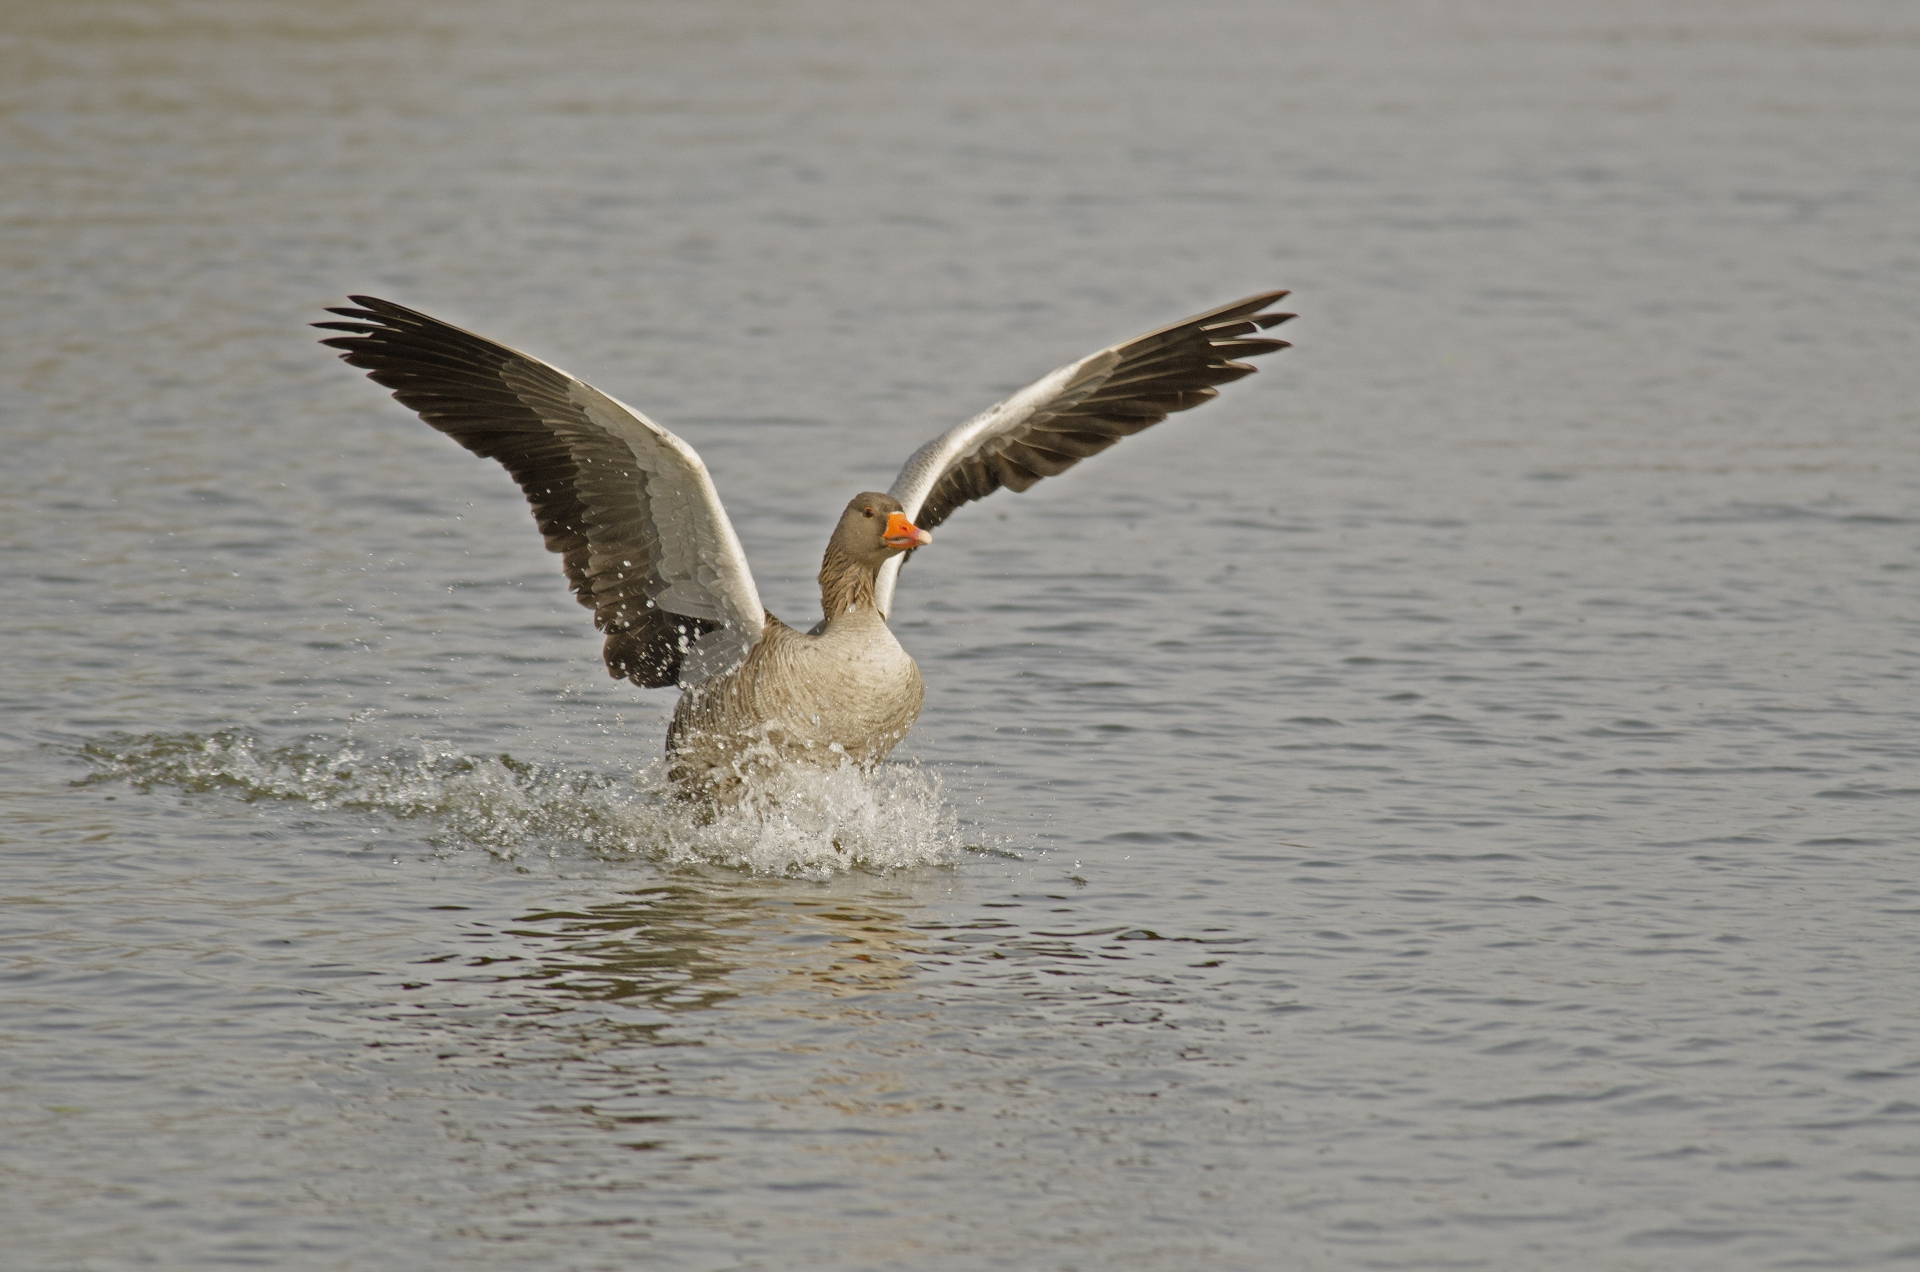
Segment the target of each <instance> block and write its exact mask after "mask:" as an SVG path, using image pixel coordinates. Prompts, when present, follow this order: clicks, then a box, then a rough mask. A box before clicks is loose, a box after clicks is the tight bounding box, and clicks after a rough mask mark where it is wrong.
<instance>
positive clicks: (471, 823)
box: [79, 729, 972, 878]
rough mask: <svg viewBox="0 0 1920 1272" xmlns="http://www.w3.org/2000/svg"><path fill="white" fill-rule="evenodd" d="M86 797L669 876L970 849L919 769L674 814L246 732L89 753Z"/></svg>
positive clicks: (626, 784) (811, 780) (788, 776)
mask: <svg viewBox="0 0 1920 1272" xmlns="http://www.w3.org/2000/svg"><path fill="white" fill-rule="evenodd" d="M79 753H80V757H81V758H82V759H84V760H85V761H86V762H87V763H88V764H89V765H91V766H92V770H93V771H92V772H91V773H89V774H88V775H87V776H86V777H84V778H82V779H80V781H81V784H95V783H102V782H114V781H124V782H127V783H130V784H131V785H133V786H134V787H136V788H138V789H140V790H142V791H146V790H151V789H153V788H155V787H171V788H173V789H176V790H180V791H183V792H187V793H217V794H221V795H226V796H229V797H232V798H235V799H239V800H243V801H246V802H249V803H253V802H258V801H262V800H286V801H296V802H300V803H304V804H306V805H308V806H309V807H312V808H316V809H331V808H343V809H355V810H360V811H365V812H373V813H383V814H386V815H389V816H393V817H398V818H404V819H408V820H414V819H421V820H426V821H428V822H430V823H432V824H433V825H434V826H435V832H434V837H435V839H436V840H440V841H443V842H446V841H450V842H454V843H467V844H473V845H477V846H479V847H483V848H486V849H487V850H488V851H490V852H492V853H494V854H496V855H498V856H502V857H513V856H516V855H518V854H521V853H524V852H528V851H542V852H555V851H560V850H563V849H567V848H575V849H582V850H585V851H587V852H591V853H594V854H596V855H599V856H606V857H617V856H636V857H645V858H648V859H650V860H653V861H658V862H662V863H664V864H669V865H676V864H691V863H701V864H708V865H721V866H727V867H731V868H735V869H740V870H747V871H751V872H753V873H756V874H777V875H794V876H806V877H814V878H824V877H826V876H828V875H832V874H836V873H839V872H842V871H847V870H878V871H887V870H898V869H904V868H908V867H914V866H926V865H939V864H943V863H947V862H950V861H952V860H954V859H956V857H957V856H958V855H959V854H960V853H961V852H963V851H965V850H967V848H969V847H971V846H972V845H969V844H966V843H964V842H963V837H962V830H961V826H960V822H959V819H958V818H957V817H956V815H955V814H954V812H953V810H952V808H951V807H950V806H949V805H948V803H947V801H946V799H945V797H944V794H943V791H942V787H941V782H940V778H939V776H938V774H936V773H934V772H932V771H930V770H928V769H925V768H921V767H919V766H917V765H910V764H888V765H883V766H881V767H880V768H879V769H878V770H876V771H874V772H871V773H866V772H862V771H861V770H859V769H858V768H856V767H854V766H853V765H851V764H848V765H843V766H841V767H840V768H837V769H793V770H788V771H786V772H783V773H779V774H775V775H773V776H772V777H770V778H768V779H767V780H766V781H765V782H763V783H761V784H760V785H759V786H758V787H757V788H756V789H755V791H754V792H753V793H752V795H751V796H750V797H749V798H747V799H746V800H744V801H742V802H741V803H740V804H739V805H737V806H735V807H732V808H728V809H725V810H723V811H721V812H719V813H718V814H709V813H707V812H706V811H705V810H704V808H703V807H702V806H701V805H697V804H689V803H686V802H684V801H681V800H679V799H677V798H676V797H675V796H674V794H673V791H672V789H671V788H670V787H669V786H668V785H667V783H666V780H665V777H664V773H663V765H662V764H661V763H659V762H657V761H656V762H654V763H652V764H649V765H647V766H646V767H644V768H642V769H640V770H638V771H636V772H632V773H625V774H609V773H602V772H590V771H583V770H579V769H573V768H568V767H566V766H564V765H553V764H542V763H538V762H534V761H527V760H520V759H515V758H514V757H513V756H511V755H508V754H504V753H502V754H498V755H470V754H468V753H466V752H464V751H461V750H459V749H457V748H454V747H450V746H446V745H444V744H439V743H435V742H432V741H427V740H421V739H414V740H410V741H408V742H405V743H402V744H399V745H394V746H387V747H375V746H371V745H369V744H366V743H362V742H360V741H357V740H355V739H354V738H352V737H348V738H345V739H341V740H339V741H329V740H326V739H323V738H313V739H309V740H307V741H305V742H298V743H293V744H289V745H280V746H276V745H272V744H270V743H268V742H267V741H265V740H264V739H262V738H260V737H258V736H257V735H255V734H253V733H250V732H248V731H246V730H242V729H223V730H220V731H219V732H216V733H212V734H198V733H146V734H139V735H130V734H118V735H114V736H111V737H107V738H102V739H97V740H95V741H91V742H88V743H86V744H84V745H83V746H81V747H80V750H79Z"/></svg>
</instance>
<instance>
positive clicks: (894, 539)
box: [880, 512, 933, 548]
mask: <svg viewBox="0 0 1920 1272" xmlns="http://www.w3.org/2000/svg"><path fill="white" fill-rule="evenodd" d="M880 541H881V542H882V543H884V544H886V545H887V546H888V547H890V548H924V547H926V546H927V545H928V544H929V543H932V542H933V536H932V535H930V534H928V533H927V532H926V531H925V530H922V529H921V528H920V527H919V526H916V525H914V524H913V522H911V521H908V520H907V519H906V518H905V517H904V516H902V515H901V514H900V513H897V512H890V513H888V514H887V532H886V534H885V535H883V536H881V540H880Z"/></svg>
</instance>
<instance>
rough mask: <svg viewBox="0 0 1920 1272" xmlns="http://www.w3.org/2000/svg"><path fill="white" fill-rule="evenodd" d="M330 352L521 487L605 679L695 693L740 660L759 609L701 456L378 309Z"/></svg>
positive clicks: (521, 366)
mask: <svg viewBox="0 0 1920 1272" xmlns="http://www.w3.org/2000/svg"><path fill="white" fill-rule="evenodd" d="M351 299H352V300H353V302H354V304H356V305H358V306H360V308H358V309H330V310H329V311H328V312H330V313H335V314H339V315H340V316H341V317H343V318H347V319H350V320H352V321H348V322H321V323H315V324H314V326H316V327H325V328H329V329H332V330H336V331H347V332H352V333H355V334H353V335H351V336H335V337H332V338H330V339H327V340H324V341H322V343H323V344H327V345H331V346H333V347H334V348H336V349H339V350H341V351H342V352H341V354H340V356H341V358H342V359H344V360H345V361H346V362H348V363H351V364H352V365H354V366H356V367H361V368H364V369H365V370H366V372H367V378H368V379H370V380H373V381H374V382H376V383H378V384H381V385H384V386H386V387H387V388H389V389H392V390H393V396H394V397H395V398H396V399H398V400H399V401H400V403H401V404H402V405H404V406H407V407H409V408H411V409H412V410H414V411H416V412H418V413H419V415H420V418H421V419H423V420H425V421H426V422H427V423H428V424H431V425H432V426H433V427H434V428H436V429H439V430H440V431H441V432H443V433H445V434H447V436H449V437H451V438H453V439H454V440H455V441H457V442H459V443H460V444H461V445H462V446H464V447H466V448H467V449H468V450H470V451H472V452H473V453H474V454H476V455H480V456H484V457H487V458H491V459H497V460H499V461H500V463H501V465H502V466H503V467H505V468H506V470H507V471H508V472H509V473H511V474H512V475H513V479H514V480H515V481H516V482H518V483H519V485H520V489H521V491H522V492H523V493H524V494H525V495H526V497H527V502H528V504H529V505H530V506H531V507H532V510H533V516H534V520H535V521H536V522H537V523H538V524H539V527H540V533H541V534H542V535H543V536H544V537H545V539H546V543H547V547H548V548H549V549H550V550H552V551H554V552H557V553H559V554H560V559H561V564H562V567H563V568H564V569H565V571H566V575H567V581H568V583H569V585H571V587H572V589H573V592H574V594H575V596H576V597H577V598H578V599H579V601H580V603H581V604H582V605H584V606H586V607H587V608H588V609H590V610H592V611H593V621H594V626H596V627H598V628H600V629H601V630H602V631H604V632H606V633H607V640H606V646H605V649H604V651H603V653H604V657H605V659H606V663H607V671H608V673H609V674H610V675H612V676H615V677H625V678H626V679H629V680H632V681H633V682H634V683H636V684H639V685H644V686H647V687H649V688H653V687H659V686H664V685H671V684H675V683H678V684H682V685H695V684H699V683H700V682H701V681H703V680H705V679H707V678H708V677H710V676H713V675H715V674H718V673H720V672H723V671H726V670H728V669H729V668H731V667H733V666H735V665H737V664H738V663H739V661H740V660H741V659H742V658H744V657H746V655H747V652H748V651H749V650H750V649H752V648H753V646H754V645H755V644H756V643H757V642H758V641H759V639H760V637H761V634H762V633H763V632H764V630H765V625H766V611H765V610H763V609H762V608H761V605H760V595H759V592H758V591H757V590H756V589H755V587H754V584H753V573H752V571H751V570H749V569H748V567H747V559H746V554H745V553H744V552H743V551H742V550H741V547H740V540H739V538H738V536H736V535H735V534H734V531H733V524H732V523H731V522H730V521H729V520H728V519H727V512H726V509H725V508H724V507H722V506H721V503H720V496H719V492H717V491H716V490H715V489H714V486H713V478H712V477H711V476H710V475H709V474H708V472H707V467H706V465H705V464H704V463H702V462H701V460H700V456H699V455H698V454H696V453H695V452H694V449H693V448H692V447H691V446H689V445H687V444H686V443H685V442H684V441H682V440H680V439H679V438H678V437H675V436H674V435H673V434H672V433H670V432H668V431H667V430H666V429H664V428H661V427H660V426H659V425H658V424H655V423H654V422H653V421H652V420H649V419H648V418H647V417H646V416H644V415H642V414H641V413H640V412H638V411H636V410H634V409H633V408H632V407H630V406H628V405H626V404H625V403H623V402H620V401H618V400H617V399H615V398H612V397H609V396H608V395H606V394H604V393H602V392H600V391H599V390H598V389H596V388H594V387H593V386H592V385H590V384H587V383H585V382H584V381H581V380H577V379H575V378H574V377H572V376H570V375H568V374H567V373H566V372H564V371H562V370H560V369H559V368H558V367H554V366H550V365H548V364H547V363H545V362H542V361H540V360H539V359H538V358H533V357H529V356H527V355H526V354H524V353H520V352H518V351H516V350H513V349H509V348H507V347H506V346H505V345H501V344H496V343H494V342H493V341H491V340H488V339H486V338H485V337H483V336H477V335H475V334H473V333H472V332H470V331H463V330H461V329H460V328H458V327H454V326H449V325H448V324H446V323H443V322H440V321H439V320H438V319H434V318H430V317H428V316H427V315H425V314H422V313H419V312H416V311H415V310H411V309H408V308H406V307H404V306H402V305H396V304H394V303H392V302H391V301H385V300H380V299H377V298H375V297H372V296H354V297H352V298H351Z"/></svg>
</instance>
